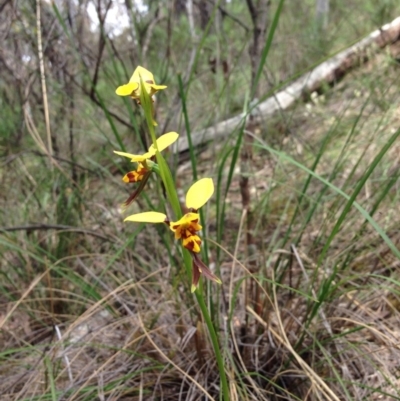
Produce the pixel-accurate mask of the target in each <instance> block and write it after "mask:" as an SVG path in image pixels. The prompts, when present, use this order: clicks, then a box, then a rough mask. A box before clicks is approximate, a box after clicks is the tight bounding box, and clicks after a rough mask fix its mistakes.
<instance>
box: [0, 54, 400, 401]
mask: <svg viewBox="0 0 400 401" xmlns="http://www.w3.org/2000/svg"><path fill="white" fill-rule="evenodd" d="M390 51H391V50H390V49H385V50H383V51H382V52H380V53H379V54H376V55H375V56H373V57H372V58H371V60H370V61H369V62H368V63H367V64H365V65H363V66H362V67H360V68H358V69H356V70H353V71H352V72H351V73H350V74H348V75H347V76H346V77H345V78H344V79H343V80H342V81H341V82H340V83H339V84H338V85H337V86H335V87H333V88H330V87H326V88H324V90H323V91H321V93H320V94H311V96H310V99H309V101H308V102H306V103H301V102H299V103H298V104H297V105H296V106H295V107H294V108H293V109H291V110H289V111H287V112H285V113H282V115H281V116H279V117H275V118H274V119H272V120H271V121H270V122H269V123H267V124H265V125H263V126H261V127H260V132H259V139H260V140H255V141H254V148H253V152H254V154H253V160H252V164H251V167H252V171H253V173H252V174H251V176H250V183H251V187H252V191H251V193H252V197H253V198H252V205H253V208H254V216H255V220H256V222H257V223H256V225H255V227H254V237H255V238H256V241H255V242H256V243H255V247H256V252H253V253H251V252H249V249H248V248H247V247H246V245H245V243H246V241H245V231H244V229H243V225H241V224H240V223H241V213H242V203H241V198H240V188H239V187H240V186H239V178H240V175H239V169H238V168H236V169H235V171H234V175H233V182H232V184H231V186H230V188H229V191H228V195H227V199H226V205H227V210H226V217H225V220H224V224H223V227H224V233H223V234H224V235H223V238H222V242H221V244H220V245H221V247H222V251H221V254H222V255H223V256H221V277H222V278H223V283H224V284H223V291H222V292H220V291H219V290H218V289H217V288H214V287H213V290H215V293H214V295H215V299H219V298H220V297H221V298H222V299H223V302H222V303H221V305H220V310H219V311H215V314H216V320H218V319H219V320H218V322H219V327H220V333H221V337H223V336H224V337H223V338H225V339H226V344H224V346H225V347H226V352H227V366H228V367H229V368H228V370H229V379H230V385H231V391H232V399H233V400H234V399H236V400H244V399H251V400H282V399H283V400H320V399H323V400H351V399H354V400H396V399H400V390H399V388H400V383H399V369H400V349H399V342H400V330H399V327H400V325H399V323H400V322H399V320H400V299H399V287H398V283H399V274H398V268H399V263H398V262H399V260H398V258H397V257H396V256H395V255H394V253H393V252H392V251H391V250H390V249H389V247H388V245H387V243H386V242H385V241H384V239H383V238H382V235H379V233H378V232H377V231H376V229H375V228H373V227H371V225H370V223H366V221H365V217H363V216H362V215H361V214H360V212H359V210H356V208H355V207H354V206H352V208H351V209H350V212H349V213H348V214H347V215H346V217H345V219H344V221H343V224H342V225H341V227H340V230H339V231H338V234H337V235H336V236H335V237H334V238H333V241H332V243H331V244H330V246H329V249H328V250H327V252H326V253H324V256H323V259H322V260H321V254H322V253H323V252H324V246H325V244H326V243H327V241H328V239H329V237H330V234H331V232H332V230H333V229H334V227H335V224H336V223H337V221H338V219H339V218H340V216H341V213H343V211H344V210H345V203H346V199H345V198H344V197H343V196H342V195H340V194H338V192H337V191H336V190H335V189H332V188H328V187H327V186H326V185H325V184H324V182H323V181H321V179H320V178H323V179H326V180H328V181H329V182H331V183H332V184H333V185H335V186H336V187H337V188H340V189H341V190H342V191H343V192H344V193H346V194H347V195H349V196H351V195H352V193H353V190H354V188H356V187H357V184H358V183H359V182H360V180H362V178H363V177H364V176H365V174H366V170H367V168H368V166H370V165H371V163H372V162H373V160H374V158H375V157H376V155H377V154H378V153H379V151H380V149H381V148H382V147H383V146H384V144H385V143H387V141H388V140H389V138H390V136H391V135H392V134H393V133H394V132H395V131H396V130H397V129H398V128H399V126H400V124H399V123H400V106H399V104H400V103H399V97H400V95H399V90H398V88H399V76H400V74H399V72H400V65H399V64H398V62H397V61H396V60H395V58H394V57H393V56H392V55H391V53H390ZM393 51H394V50H393ZM261 141H263V142H264V143H266V144H268V145H269V146H271V147H272V148H274V149H279V150H280V151H281V154H280V155H277V154H274V155H271V153H270V152H268V151H267V149H266V148H265V147H264V146H263V143H262V142H261ZM229 143H231V144H232V146H234V145H235V143H236V138H235V137H231V138H230V139H229ZM399 146H400V145H399V143H398V141H396V142H395V143H394V145H393V146H392V147H391V148H390V150H389V151H388V152H387V153H386V154H385V156H384V158H383V159H382V160H381V161H380V163H379V164H378V165H377V167H376V168H375V169H374V171H373V173H372V174H371V175H370V176H369V178H368V180H367V181H366V183H365V185H364V186H363V188H362V190H361V191H360V193H359V194H358V195H357V197H356V200H357V202H358V203H359V204H360V205H361V206H362V207H363V208H364V209H365V210H367V211H368V212H369V213H370V214H372V215H373V218H374V220H375V221H376V222H377V224H378V225H379V226H380V227H381V228H382V231H383V232H384V233H386V234H387V235H388V237H389V238H390V239H391V241H392V242H393V243H394V244H395V246H397V244H398V242H400V236H399V232H398V227H399V222H400V219H399V217H398V216H399V213H398V210H399V206H398V197H399V195H398V194H399V191H398V185H397V177H398V175H399V154H400V152H399V151H400V149H399ZM227 148H228V145H227V144H226V143H224V144H222V143H221V144H218V143H216V144H215V146H213V147H212V148H211V147H209V148H208V149H206V150H205V151H204V152H202V153H200V154H199V156H198V165H199V168H200V170H201V171H199V176H214V177H215V178H216V179H215V181H217V171H218V168H219V167H220V168H221V171H223V174H222V177H223V180H222V182H226V180H227V177H228V173H229V169H228V165H229V164H228V163H226V164H225V165H222V160H223V159H222V158H221V155H222V154H223V153H224V152H225V151H226V150H227ZM282 155H289V156H290V157H291V159H292V160H294V161H296V162H297V163H301V165H303V166H305V167H307V168H309V169H313V170H314V171H315V173H316V175H317V176H318V177H314V178H313V179H312V180H311V182H310V184H309V186H308V188H307V190H306V191H305V192H304V191H303V187H304V185H305V183H306V182H307V177H308V172H307V171H305V170H304V169H303V170H302V169H301V168H299V166H298V165H296V164H294V163H293V162H292V161H291V160H288V159H287V158H284V157H282ZM316 159H318V160H319V161H318V163H315V160H316ZM229 160H230V159H229V157H228V158H227V161H228V162H229ZM314 164H315V167H314V168H313V167H312V166H313V165H314ZM178 173H179V176H180V177H183V178H181V179H180V185H181V186H182V187H184V188H186V187H187V186H188V185H190V177H191V173H190V164H189V163H182V164H181V165H180V167H179V168H178ZM10 174H11V173H10ZM9 179H10V180H12V176H10V178H9ZM118 179H119V177H118ZM117 185H118V184H116V181H115V180H112V179H111V178H109V179H108V181H105V180H104V179H101V180H100V179H98V178H94V177H91V178H90V179H88V182H87V185H86V191H87V194H86V196H87V198H86V199H85V201H86V202H87V203H84V204H83V206H82V210H83V211H84V212H83V215H84V216H83V219H84V221H85V223H86V224H85V227H87V228H90V230H96V231H97V232H98V233H101V234H102V235H105V236H106V239H107V240H102V239H101V238H97V237H93V236H91V235H90V233H89V234H83V235H81V236H77V235H76V236H75V237H73V238H72V239H71V237H64V238H65V241H67V240H68V242H67V243H68V247H69V248H68V250H67V251H66V253H65V255H66V256H65V260H67V261H69V260H70V262H68V263H69V264H68V265H66V266H65V267H63V268H60V269H59V270H57V269H56V267H57V265H58V264H61V263H62V262H60V263H58V261H57V262H56V263H54V266H53V269H54V271H55V273H56V274H55V275H53V276H52V275H50V274H49V272H48V271H46V270H43V269H41V268H40V263H41V262H42V260H38V257H36V256H35V255H39V253H38V252H39V251H38V250H39V249H44V250H45V251H44V252H43V253H42V254H40V255H42V256H41V258H42V259H43V260H44V261H45V260H46V258H47V257H48V255H47V254H46V251H49V252H50V251H51V252H52V250H54V249H55V248H56V247H57V246H59V243H58V242H57V238H56V236H55V235H54V234H39V233H37V232H36V231H35V232H31V233H27V234H25V233H17V234H15V237H8V239H7V241H9V242H10V243H13V244H14V245H15V246H14V248H11V247H10V248H9V250H8V251H7V252H5V253H4V255H3V260H2V262H1V263H2V271H3V272H4V274H5V275H6V274H7V277H9V278H12V279H15V280H18V269H22V268H24V269H28V270H29V271H31V272H32V275H31V277H32V281H29V280H27V281H26V282H25V283H21V287H20V289H19V290H18V291H15V292H14V293H13V296H14V297H15V298H14V300H7V299H4V300H2V303H3V304H4V305H6V304H7V307H6V308H4V309H2V312H1V315H0V317H1V320H0V322H1V323H0V324H2V331H1V334H0V344H1V349H2V354H1V358H2V361H1V363H0V377H1V379H0V393H1V394H2V395H1V399H2V400H25V399H26V400H28V399H29V400H30V399H60V400H61V399H62V400H180V399H184V400H196V399H206V398H205V397H204V396H202V395H201V394H208V398H207V399H215V400H217V399H219V395H218V394H219V387H218V386H219V384H218V382H219V379H218V376H217V369H216V366H215V363H214V361H213V357H212V350H211V347H210V345H209V341H208V338H207V335H206V334H205V333H206V328H205V327H204V326H203V323H202V321H201V318H200V316H199V314H198V312H197V310H196V307H195V304H194V302H193V298H192V297H191V296H190V294H188V292H187V288H188V283H187V282H186V281H185V280H186V278H185V274H184V273H183V272H182V269H180V270H179V269H178V270H177V269H176V268H175V267H174V266H170V265H169V262H168V261H167V257H166V255H165V250H164V248H163V247H162V246H160V245H159V243H160V242H161V243H162V241H163V239H167V240H166V241H168V240H169V237H168V235H169V233H165V232H162V231H159V232H158V231H157V230H156V229H155V228H153V227H150V228H147V227H146V228H144V229H143V230H141V231H140V233H138V234H137V237H135V235H136V232H135V228H134V227H133V226H129V225H122V223H121V221H122V218H121V216H120V215H119V208H118V205H119V204H120V203H121V202H122V201H123V200H124V196H125V195H124V193H123V191H122V186H118V188H121V191H120V192H117V195H116V190H115V188H116V187H117ZM222 188H223V187H222ZM302 193H304V195H303V196H302V195H301V194H302ZM60 196H61V195H60ZM139 203H140V204H141V205H142V206H143V207H142V208H143V209H146V203H145V202H144V201H143V200H142V199H140V201H139ZM11 207H12V205H11V204H10V208H11ZM136 207H137V206H134V207H133V208H132V209H134V208H136ZM11 211H12V210H10V213H11ZM215 216H216V211H215V208H214V206H211V208H210V210H209V217H208V221H209V222H212V223H210V225H209V230H208V233H207V237H208V238H209V240H210V241H209V244H210V246H211V247H212V240H215V238H216V236H215V233H216V231H215V230H216V226H217V225H218V224H217V223H216V224H214V223H213V222H214V221H215V219H214V217H215ZM292 220H293V224H292V225H290V224H291V222H292ZM289 228H290V234H288V233H289ZM286 235H288V239H285V236H286ZM26 236H28V238H30V240H31V242H26ZM18 244H23V245H21V249H18V248H17V246H18ZM290 244H294V245H293V246H292V247H291V246H290ZM3 246H4V244H3ZM236 246H237V247H236ZM216 249H217V248H216V247H212V252H211V257H212V258H214V259H212V260H215V258H216V256H215V255H216ZM225 249H227V250H228V251H229V252H230V254H228V253H225V252H224V250H225ZM22 251H24V252H22ZM254 253H255V255H256V257H255V258H254ZM171 254H172V255H174V254H176V249H171ZM231 254H235V256H236V258H234V257H232V256H231ZM252 256H253V257H252ZM172 257H174V256H172ZM178 257H179V256H178ZM251 257H252V258H251ZM39 262H40V263H39ZM10 266H12V268H13V272H12V273H7V270H8V269H10ZM248 271H251V272H252V273H254V276H253V278H247V279H246V280H244V281H242V280H241V279H242V278H243V277H244V276H245V275H247V274H248ZM333 273H334V274H333ZM35 279H36V281H35ZM38 280H41V283H42V284H41V285H36V284H37V283H38V282H39V281H38ZM6 285H8V284H6ZM49 289H50V290H49ZM316 299H318V300H319V302H317V301H316ZM18 300H19V301H18ZM231 304H232V305H233V310H232V316H231V317H229V316H228V312H229V307H230V305H231ZM318 304H320V305H322V306H321V307H318V308H316V309H313V308H315V306H316V305H318ZM313 310H315V313H314V314H313V312H312V311H313ZM53 325H56V327H57V329H56V330H53V329H52V327H53ZM59 335H61V336H62V340H63V341H60V339H59V338H58V336H59ZM10 355H11V356H12V358H11V359H10ZM6 360H7V361H8V362H7V363H5V361H6ZM233 366H235V367H233ZM244 388H246V394H245V393H244V390H243V389H244ZM44 393H45V394H46V395H45V396H42V397H40V396H41V395H42V394H44Z"/></svg>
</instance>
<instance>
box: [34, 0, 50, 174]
mask: <svg viewBox="0 0 400 401" xmlns="http://www.w3.org/2000/svg"><path fill="white" fill-rule="evenodd" d="M40 1H41V0H37V1H36V29H37V40H38V58H39V69H40V79H41V82H42V93H43V108H44V119H45V122H46V134H47V148H48V153H49V162H50V169H53V163H52V157H51V156H52V154H53V144H52V141H51V132H50V116H49V105H48V101H47V89H46V76H45V71H44V62H43V47H42V27H41V21H40V18H41V17H40Z"/></svg>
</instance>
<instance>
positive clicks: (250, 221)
mask: <svg viewBox="0 0 400 401" xmlns="http://www.w3.org/2000/svg"><path fill="white" fill-rule="evenodd" d="M268 2H269V0H259V1H258V2H257V7H255V6H254V4H253V2H252V0H247V7H248V9H249V13H250V17H251V21H252V23H253V43H252V44H251V46H250V48H249V55H250V60H251V83H250V88H251V97H252V98H257V97H258V96H259V95H260V93H259V90H260V89H259V86H256V77H257V71H258V69H259V66H260V63H261V53H262V46H263V43H265V39H266V38H265V37H266V32H267V17H268V12H269V3H268ZM246 130H248V131H250V132H252V133H253V134H255V133H256V132H257V131H258V130H259V128H258V124H257V123H256V122H255V115H254V114H253V113H250V115H249V118H248V120H247V124H246ZM252 160H253V137H252V136H251V135H244V137H243V143H242V148H241V150H240V194H241V198H242V207H243V210H246V212H247V215H246V252H247V257H248V259H249V266H251V269H250V270H252V272H253V273H255V272H256V270H257V267H258V263H257V257H256V254H257V251H256V244H255V241H254V237H253V229H254V216H253V210H252V206H251V191H250V183H249V177H250V175H251V170H252ZM246 281H247V285H248V286H249V289H248V292H249V295H250V302H252V303H253V305H254V309H255V310H256V311H257V313H260V304H259V287H258V286H256V285H255V282H254V281H253V280H252V279H250V280H246ZM246 305H247V302H246ZM246 327H248V325H247V324H246Z"/></svg>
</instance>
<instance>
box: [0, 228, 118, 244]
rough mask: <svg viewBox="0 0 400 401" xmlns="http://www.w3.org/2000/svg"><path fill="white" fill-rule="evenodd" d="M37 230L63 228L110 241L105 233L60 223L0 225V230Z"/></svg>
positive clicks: (58, 229)
mask: <svg viewBox="0 0 400 401" xmlns="http://www.w3.org/2000/svg"><path fill="white" fill-rule="evenodd" d="M37 230H57V231H60V230H65V231H73V232H77V233H81V234H88V235H92V236H93V237H97V238H101V239H104V240H105V241H110V238H108V237H106V236H105V235H102V234H99V233H98V232H96V231H92V230H86V229H84V228H79V227H73V226H66V225H62V224H29V225H26V226H14V227H0V232H13V231H37Z"/></svg>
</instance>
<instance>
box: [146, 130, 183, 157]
mask: <svg viewBox="0 0 400 401" xmlns="http://www.w3.org/2000/svg"><path fill="white" fill-rule="evenodd" d="M178 137H179V135H178V134H177V133H176V132H168V133H167V134H164V135H161V136H160V137H159V138H158V139H157V141H156V142H157V147H158V151H159V152H161V151H162V150H164V149H166V148H168V146H169V145H171V144H173V143H174V142H175V141H176V140H177V139H178ZM152 151H153V152H154V154H155V149H154V145H151V146H150V148H149V152H152Z"/></svg>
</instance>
